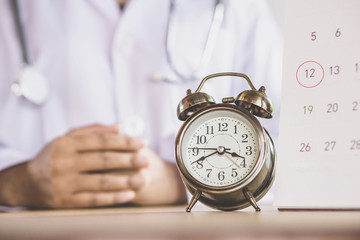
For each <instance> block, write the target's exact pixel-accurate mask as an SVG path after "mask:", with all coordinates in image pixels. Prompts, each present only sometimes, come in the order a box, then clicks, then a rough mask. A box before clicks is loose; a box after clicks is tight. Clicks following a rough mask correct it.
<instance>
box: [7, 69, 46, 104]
mask: <svg viewBox="0 0 360 240" xmlns="http://www.w3.org/2000/svg"><path fill="white" fill-rule="evenodd" d="M11 90H12V91H13V93H14V94H15V95H17V96H22V97H24V98H25V99H27V100H28V101H30V102H32V103H34V104H37V105H41V104H43V103H44V102H45V101H46V99H47V98H48V96H49V84H48V82H47V81H46V79H45V77H44V76H43V75H42V74H41V73H40V72H39V71H38V70H36V69H35V68H34V67H31V66H28V65H25V66H24V67H23V68H22V69H21V71H20V72H19V76H18V79H17V81H16V82H14V83H13V84H12V85H11Z"/></svg>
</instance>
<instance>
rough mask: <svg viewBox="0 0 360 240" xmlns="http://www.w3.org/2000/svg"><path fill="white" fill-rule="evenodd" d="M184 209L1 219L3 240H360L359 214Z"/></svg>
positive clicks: (12, 215)
mask: <svg viewBox="0 0 360 240" xmlns="http://www.w3.org/2000/svg"><path fill="white" fill-rule="evenodd" d="M184 210H185V207H184V206H180V207H152V208H140V207H139V208H135V207H131V208H106V209H84V210H51V211H50V210H48V211H24V212H15V213H0V239H1V240H2V239H4V240H5V239H6V240H11V239H29V240H30V239H36V240H41V239H71V240H85V239H90V240H95V239H99V240H100V239H101V240H107V239H109V240H110V239H111V240H112V239H185V238H188V239H239V238H241V237H243V238H245V239H291V238H293V239H360V212H359V211H281V212H279V211H277V210H276V208H274V207H263V210H262V212H260V213H257V212H254V211H253V210H252V209H250V208H249V209H245V210H242V211H236V212H220V211H212V210H209V209H204V208H202V209H197V208H195V209H194V210H193V212H192V213H186V212H185V211H184Z"/></svg>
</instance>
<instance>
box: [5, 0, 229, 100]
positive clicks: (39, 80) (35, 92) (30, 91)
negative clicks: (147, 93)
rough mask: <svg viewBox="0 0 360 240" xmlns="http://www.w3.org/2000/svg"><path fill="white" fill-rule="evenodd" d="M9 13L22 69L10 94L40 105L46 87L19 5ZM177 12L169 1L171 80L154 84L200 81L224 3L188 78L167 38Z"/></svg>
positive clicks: (159, 77)
mask: <svg viewBox="0 0 360 240" xmlns="http://www.w3.org/2000/svg"><path fill="white" fill-rule="evenodd" d="M10 3H11V8H12V13H13V17H14V22H15V27H16V34H17V38H18V40H19V45H20V49H21V54H22V61H23V66H22V68H21V70H20V71H19V74H18V77H17V80H16V81H15V82H14V83H13V84H12V85H11V90H12V92H14V94H15V95H16V96H21V97H24V98H25V99H27V100H28V101H29V102H31V103H33V104H36V105H42V104H43V103H44V102H45V101H46V100H47V99H48V97H49V92H50V88H49V83H48V81H47V80H46V78H45V77H44V76H43V75H42V74H41V73H40V72H39V71H38V70H37V69H36V68H35V67H34V66H33V65H32V64H31V61H30V59H29V55H28V49H27V45H26V36H25V31H24V27H23V25H22V21H21V17H20V10H19V4H18V1H17V0H10ZM175 8H176V0H170V10H169V14H168V21H167V26H166V40H165V52H166V61H167V65H168V66H169V69H170V70H171V72H172V73H173V74H172V75H174V76H175V78H173V77H168V76H165V75H166V74H165V75H164V74H154V76H153V80H154V81H162V82H166V83H175V84H176V83H184V82H190V81H195V80H199V79H201V76H200V74H201V73H202V72H203V71H204V69H205V67H206V66H207V65H208V63H209V61H210V59H211V56H212V54H213V51H214V47H215V43H216V39H217V36H218V35H219V31H220V28H221V25H222V22H223V19H224V13H225V6H224V0H216V2H215V7H214V11H213V15H212V19H211V23H210V27H209V31H208V34H207V38H206V41H205V44H204V47H203V51H202V54H201V57H200V59H199V61H198V64H197V66H196V67H194V68H193V70H192V71H191V72H189V73H187V74H185V73H182V72H181V71H180V70H179V68H178V67H177V66H176V64H175V63H174V61H173V55H172V54H171V49H173V48H174V41H173V39H175V37H173V36H170V35H171V34H170V31H171V28H172V25H173V22H174V21H173V16H174V11H175Z"/></svg>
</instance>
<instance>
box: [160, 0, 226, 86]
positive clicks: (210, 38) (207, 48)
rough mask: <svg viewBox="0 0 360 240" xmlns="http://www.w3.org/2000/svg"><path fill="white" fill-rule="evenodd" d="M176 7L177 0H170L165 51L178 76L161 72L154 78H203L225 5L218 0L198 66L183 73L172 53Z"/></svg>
mask: <svg viewBox="0 0 360 240" xmlns="http://www.w3.org/2000/svg"><path fill="white" fill-rule="evenodd" d="M175 8H176V0H170V10H169V14H168V20H167V26H166V33H165V36H166V40H165V51H166V61H167V65H168V66H169V68H170V70H171V71H172V73H173V74H174V75H175V76H176V78H169V77H166V76H162V75H161V74H154V80H158V81H163V82H167V83H184V82H191V81H199V80H200V79H202V77H203V76H202V75H203V72H204V70H205V67H206V66H207V65H208V64H209V62H210V59H211V57H212V55H213V51H214V48H215V44H216V39H217V36H218V35H219V32H220V29H221V25H222V23H223V21H224V15H225V6H224V1H223V0H216V2H215V7H214V11H213V15H212V19H211V24H210V27H209V31H208V34H207V38H206V41H205V44H204V47H203V51H202V54H201V56H200V59H199V61H198V64H197V66H195V67H194V68H193V70H192V71H190V72H189V73H188V74H184V73H182V72H181V71H180V70H179V68H178V67H177V66H176V64H175V63H174V61H173V56H172V54H171V49H173V48H174V45H175V43H174V41H173V40H174V39H176V38H175V37H172V36H170V35H171V34H170V31H171V28H172V25H173V22H174V20H173V18H174V12H175Z"/></svg>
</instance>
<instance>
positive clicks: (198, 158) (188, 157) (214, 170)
mask: <svg viewBox="0 0 360 240" xmlns="http://www.w3.org/2000/svg"><path fill="white" fill-rule="evenodd" d="M184 131H185V132H184V135H183V137H182V140H181V142H180V154H181V159H182V161H183V164H184V166H185V168H186V170H187V171H188V173H189V174H190V175H191V176H192V177H193V178H195V179H196V180H197V181H199V182H200V183H202V184H205V185H208V186H212V187H225V186H230V185H233V184H236V183H238V182H240V181H241V180H243V179H244V178H245V177H246V176H247V175H248V174H249V173H250V172H251V171H252V170H253V168H254V167H255V165H256V163H257V161H258V157H259V138H258V133H257V131H256V129H255V127H254V126H253V125H252V124H251V123H250V121H249V120H248V118H247V117H246V116H245V115H241V114H240V113H238V112H236V111H234V110H224V109H217V110H215V109H214V110H212V111H208V112H206V113H205V114H202V115H201V116H200V117H198V118H196V119H195V120H193V121H192V122H191V124H189V125H188V127H187V128H186V129H185V130H184Z"/></svg>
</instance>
